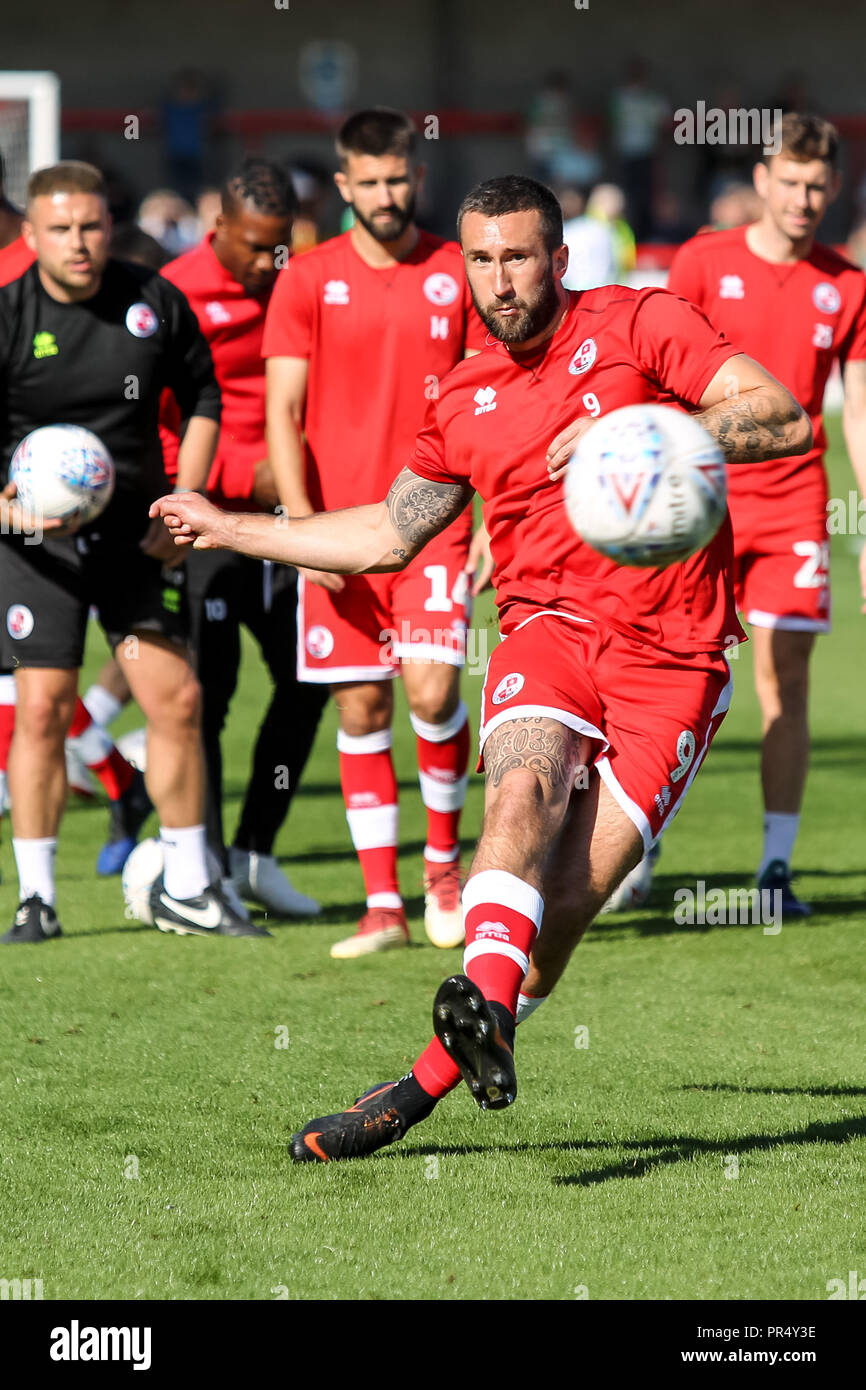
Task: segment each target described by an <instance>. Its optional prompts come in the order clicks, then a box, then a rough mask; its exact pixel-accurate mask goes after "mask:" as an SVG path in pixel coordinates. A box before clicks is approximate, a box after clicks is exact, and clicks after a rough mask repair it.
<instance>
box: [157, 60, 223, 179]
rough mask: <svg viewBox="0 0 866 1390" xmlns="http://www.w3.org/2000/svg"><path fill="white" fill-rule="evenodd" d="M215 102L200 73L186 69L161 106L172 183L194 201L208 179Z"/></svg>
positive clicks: (164, 145)
mask: <svg viewBox="0 0 866 1390" xmlns="http://www.w3.org/2000/svg"><path fill="white" fill-rule="evenodd" d="M214 116H215V102H214V100H213V98H212V96H210V94H209V93H208V90H207V85H206V83H205V80H204V77H203V76H202V74H201V73H199V72H196V71H195V70H194V69H193V68H184V69H183V71H181V72H178V73H176V74H175V76H174V77H173V78H172V80H171V87H170V90H169V94H168V96H167V98H166V100H165V101H164V102H163V107H162V139H163V150H164V155H165V167H166V171H167V174H168V179H169V182H170V183H171V185H172V187H174V188H176V189H177V191H178V193H179V194H180V195H181V197H182V198H185V199H186V200H187V202H189V203H194V202H195V200H196V198H197V197H198V194H199V192H200V191H201V188H202V185H203V183H204V181H205V152H206V150H207V144H208V137H209V135H210V134H211V129H212V126H213V119H214Z"/></svg>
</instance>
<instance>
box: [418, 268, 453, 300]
mask: <svg viewBox="0 0 866 1390" xmlns="http://www.w3.org/2000/svg"><path fill="white" fill-rule="evenodd" d="M423 289H424V293H425V295H426V296H427V298H428V299H429V300H430V303H431V304H439V305H443V304H453V303H454V301H455V299H456V298H457V296H458V294H459V293H460V290H459V287H458V285H457V281H456V280H455V279H454V276H453V275H446V274H445V273H444V271H437V273H436V274H435V275H428V276H427V279H426V280H425V281H424V286H423Z"/></svg>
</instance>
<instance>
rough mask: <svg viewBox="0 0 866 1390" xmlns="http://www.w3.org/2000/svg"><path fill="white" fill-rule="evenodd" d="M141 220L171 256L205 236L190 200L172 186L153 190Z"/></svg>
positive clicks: (139, 223) (142, 206) (142, 224)
mask: <svg viewBox="0 0 866 1390" xmlns="http://www.w3.org/2000/svg"><path fill="white" fill-rule="evenodd" d="M136 220H137V222H138V225H139V227H141V228H142V229H143V230H144V231H145V232H148V233H149V235H150V236H152V237H155V238H156V240H157V241H158V242H159V244H160V246H162V248H163V249H164V250H165V251H168V253H169V255H171V256H179V255H181V253H182V252H184V251H188V250H189V249H190V247H191V246H196V245H198V242H199V241H200V240H201V238H200V236H199V229H198V219H197V218H196V215H195V213H194V212H193V210H192V208H191V207H190V205H189V203H187V202H185V201H184V199H183V198H181V197H179V195H178V194H177V193H175V192H174V191H173V190H172V189H170V188H159V189H157V190H156V192H155V193H149V194H148V195H147V197H146V198H145V200H144V202H143V203H142V205H141V207H140V208H139V209H138V217H137V219H136Z"/></svg>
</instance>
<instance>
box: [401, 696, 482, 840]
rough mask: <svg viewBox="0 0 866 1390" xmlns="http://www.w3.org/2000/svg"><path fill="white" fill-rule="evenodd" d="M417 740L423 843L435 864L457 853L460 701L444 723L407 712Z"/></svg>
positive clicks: (463, 733) (465, 747)
mask: <svg viewBox="0 0 866 1390" xmlns="http://www.w3.org/2000/svg"><path fill="white" fill-rule="evenodd" d="M409 718H410V720H411V723H412V728H413V729H414V730H415V733H416V735H417V739H418V779H419V781H420V783H421V799H422V801H423V802H424V805H425V806H426V808H427V846H426V849H425V851H424V853H425V855H426V856H427V858H428V859H431V860H433V861H434V862H435V863H439V864H443V863H446V864H447V863H450V862H451V861H452V860H454V859H456V858H457V855H458V853H459V846H458V830H459V825H460V812H461V811H462V810H463V803H464V801H465V800H466V786H467V783H468V780H469V779H468V777H467V775H466V769H467V766H468V764H469V719H468V716H467V710H466V706H465V705H464V703H463V701H462V700H461V701H460V704H459V705H458V707H457V709H456V711H455V713H454V714H453V715H452V716H451V718H450V719H448V720H446V722H445V723H444V724H429V723H428V722H427V721H426V720H424V719H419V718H418V716H417V715H416V714H412V713H410V715H409Z"/></svg>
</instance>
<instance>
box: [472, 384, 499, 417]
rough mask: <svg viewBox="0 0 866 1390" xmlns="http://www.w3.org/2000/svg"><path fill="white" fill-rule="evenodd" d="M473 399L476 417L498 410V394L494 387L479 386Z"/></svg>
mask: <svg viewBox="0 0 866 1390" xmlns="http://www.w3.org/2000/svg"><path fill="white" fill-rule="evenodd" d="M472 399H473V400H474V402H475V414H476V415H486V414H487V412H488V411H489V410H495V409H496V392H495V391H494V389H493V387H492V386H479V388H478V390H477V391H476V392H475V395H474V396H473V397H472Z"/></svg>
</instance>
